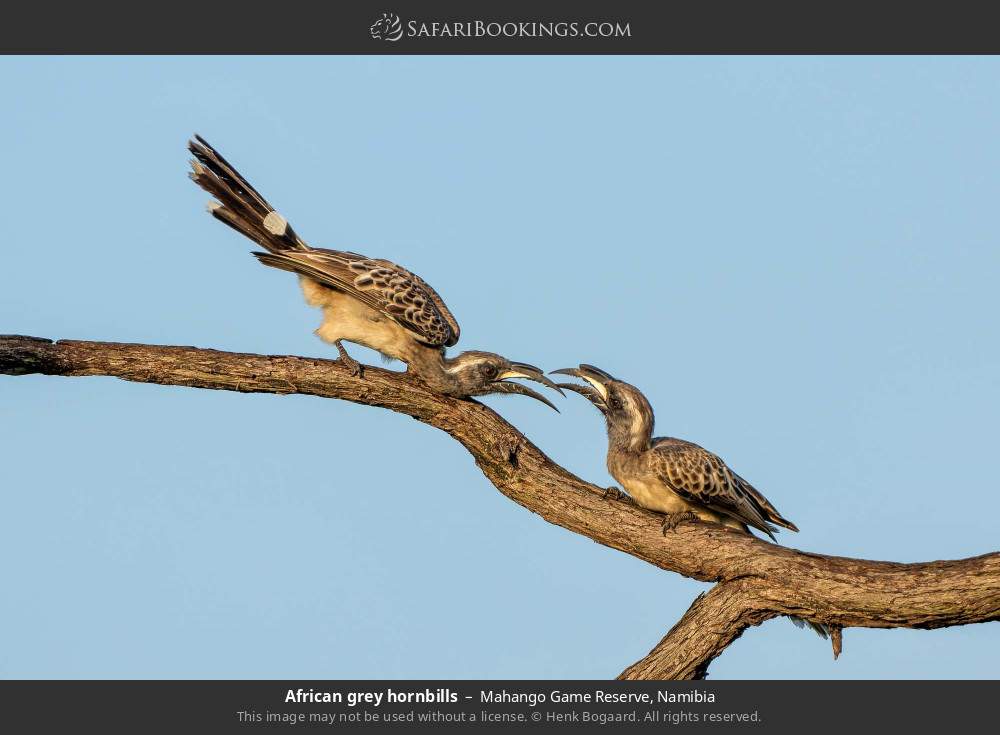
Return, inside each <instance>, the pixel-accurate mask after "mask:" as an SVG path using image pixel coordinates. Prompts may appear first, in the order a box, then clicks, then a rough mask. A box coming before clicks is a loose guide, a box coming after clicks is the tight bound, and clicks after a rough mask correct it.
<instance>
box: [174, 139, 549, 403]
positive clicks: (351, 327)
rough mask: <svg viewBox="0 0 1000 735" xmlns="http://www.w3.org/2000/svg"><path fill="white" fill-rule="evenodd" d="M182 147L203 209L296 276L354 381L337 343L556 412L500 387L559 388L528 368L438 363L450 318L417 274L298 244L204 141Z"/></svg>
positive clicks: (457, 391)
mask: <svg viewBox="0 0 1000 735" xmlns="http://www.w3.org/2000/svg"><path fill="white" fill-rule="evenodd" d="M188 149H189V150H190V151H191V153H193V154H194V156H195V159H197V160H194V161H191V168H192V171H191V174H190V176H191V178H192V179H193V180H194V181H195V182H196V183H197V184H198V185H199V186H200V187H201V188H203V189H204V190H205V191H207V192H208V193H209V194H211V195H212V196H214V197H215V198H216V199H217V200H218V201H214V202H212V203H211V204H210V205H209V211H210V212H211V213H212V215H213V216H214V217H215V218H216V219H218V220H220V221H222V222H224V223H226V224H227V225H229V226H230V227H232V228H233V229H234V230H236V231H237V232H239V233H241V234H243V235H245V236H246V237H248V238H250V239H251V240H253V241H254V242H256V243H257V244H259V245H260V246H261V247H263V248H264V249H265V250H267V252H266V253H260V252H255V253H254V255H255V256H256V257H257V259H258V260H260V262H261V263H264V264H265V265H269V266H273V267H274V268H280V269H282V270H286V271H291V272H292V273H296V274H298V276H299V281H300V283H301V286H302V291H303V293H304V294H305V298H306V302H307V303H308V304H309V305H310V306H318V307H320V308H322V309H323V323H322V324H321V325H320V327H319V329H317V330H316V334H317V335H318V336H319V338H320V339H322V340H323V341H324V342H329V343H331V344H333V345H335V346H336V347H337V350H338V351H339V352H340V359H341V360H342V361H343V363H344V364H345V365H347V366H349V367H350V368H351V370H352V372H353V373H354V374H355V375H360V374H361V370H362V369H361V366H360V365H359V364H358V363H357V362H356V361H355V360H354V359H352V358H351V357H350V355H348V354H347V351H346V350H345V349H344V346H343V345H342V344H341V341H342V340H343V341H347V342H356V343H357V344H360V345H364V346H365V347H370V348H371V349H373V350H378V351H379V352H380V353H382V354H383V355H384V356H386V357H388V358H392V359H396V360H401V361H403V362H405V363H406V365H407V370H408V371H409V372H413V373H415V374H416V375H417V376H418V377H419V378H420V379H421V380H422V381H423V382H424V383H426V384H427V385H428V387H430V388H431V389H432V390H434V391H437V392H438V393H444V394H446V395H452V396H480V395H486V394H488V393H519V394H521V395H526V396H531V397H532V398H535V399H537V400H539V401H542V402H543V403H545V404H546V405H548V406H550V407H552V408H555V406H554V405H552V403H550V402H549V401H548V400H547V399H546V398H545V397H544V396H542V395H540V394H539V393H537V392H535V391H533V390H531V389H530V388H528V387H527V386H524V385H521V384H519V383H511V382H507V381H509V380H510V379H511V378H527V379H528V380H534V381H536V382H539V383H542V384H544V385H547V386H548V387H550V388H553V389H555V390H557V391H558V390H559V388H557V387H556V385H555V383H553V382H552V381H551V380H549V379H548V378H547V377H545V375H544V373H543V372H542V371H541V370H539V369H538V368H536V367H534V366H533V365H528V364H526V363H521V362H511V361H510V360H507V359H506V358H505V357H502V356H501V355H496V354H493V353H491V352H479V351H469V352H463V353H462V354H460V355H458V356H457V357H454V358H448V357H446V356H445V349H446V348H447V347H451V346H452V345H454V344H455V343H456V342H458V335H459V328H458V322H457V321H456V320H455V317H454V316H452V314H451V312H450V311H449V310H448V307H447V306H445V303H444V301H442V299H441V297H440V296H438V294H437V292H436V291H435V290H434V289H433V288H431V287H430V286H429V285H427V284H426V283H425V282H424V281H423V280H422V279H421V278H420V277H419V276H417V275H416V274H414V273H411V272H409V271H408V270H406V269H405V268H401V267H400V266H398V265H396V264H395V263H392V262H390V261H388V260H377V259H374V258H368V257H366V256H364V255H359V254H358V253H352V252H347V251H341V250H326V249H324V248H313V247H310V246H308V245H306V243H305V242H304V241H303V240H302V239H301V238H300V237H299V236H298V235H297V234H296V233H295V231H294V230H293V229H292V227H291V225H289V224H288V222H287V220H285V218H284V217H282V216H281V215H280V214H278V213H277V212H276V211H275V210H274V207H272V206H271V205H270V204H268V203H267V201H266V200H265V199H264V197H262V196H261V195H260V194H259V193H257V190H256V189H254V188H253V187H252V186H251V185H250V184H249V182H247V180H246V179H245V178H243V176H241V175H240V173H239V172H238V171H237V170H236V169H235V168H233V166H232V165H231V164H230V163H229V162H228V161H226V159H224V158H223V157H222V156H221V155H220V154H219V153H218V152H217V151H216V150H215V149H213V148H212V146H210V145H209V144H208V143H207V142H206V141H205V140H204V139H203V138H201V137H200V136H197V135H196V136H195V139H194V140H192V141H190V142H189V143H188ZM559 392H561V391H559ZM556 410H558V409H556Z"/></svg>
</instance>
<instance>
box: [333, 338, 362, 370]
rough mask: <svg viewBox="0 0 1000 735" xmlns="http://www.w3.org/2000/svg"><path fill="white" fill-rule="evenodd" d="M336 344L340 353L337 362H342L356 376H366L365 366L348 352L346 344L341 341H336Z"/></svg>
mask: <svg viewBox="0 0 1000 735" xmlns="http://www.w3.org/2000/svg"><path fill="white" fill-rule="evenodd" d="M335 344H336V345H337V352H339V353H340V357H339V358H338V359H337V362H339V363H342V364H343V365H344V367H346V368H347V369H348V370H350V371H351V375H353V376H354V377H355V378H363V377H365V368H364V366H363V365H362V364H361V363H360V362H358V361H357V360H355V359H354V358H353V357H351V356H350V355H348V354H347V350H345V349H344V345H342V344H340V342H336V343H335Z"/></svg>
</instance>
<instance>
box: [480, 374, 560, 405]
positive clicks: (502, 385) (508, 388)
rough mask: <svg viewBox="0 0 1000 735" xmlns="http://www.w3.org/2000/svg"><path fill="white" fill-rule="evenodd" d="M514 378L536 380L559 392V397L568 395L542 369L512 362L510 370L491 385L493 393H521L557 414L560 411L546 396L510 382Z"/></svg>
mask: <svg viewBox="0 0 1000 735" xmlns="http://www.w3.org/2000/svg"><path fill="white" fill-rule="evenodd" d="M513 378H524V379H526V380H534V381H535V382H536V383H541V384H542V385H544V386H546V387H547V388H551V389H552V390H554V391H557V392H558V393H559V395H563V396H564V395H566V394H565V393H563V392H562V389H560V388H559V386H558V385H556V384H555V383H553V382H552V381H551V380H549V379H548V378H547V377H546V376H545V373H544V372H542V370H541V368H537V367H535V366H534V365H529V364H528V363H526V362H512V363H510V369H508V370H506V371H504V372H502V373H500V375H498V376H497V379H496V380H494V381H493V382H492V383H490V392H491V393H519V394H520V395H522V396H531V397H532V398H534V399H535V400H538V401H541V402H542V403H544V404H545V405H546V406H549V407H550V408H552V409H553V410H555V411H556V412H557V413H558V411H559V409H558V408H556V407H555V406H554V405H553V404H552V403H551V402H550V401H549V400H548V399H547V398H546V397H545V396H543V395H542V394H540V393H537V392H536V391H533V390H532V389H531V388H529V387H528V386H526V385H521V384H520V383H511V382H508V381H510V380H511V379H513Z"/></svg>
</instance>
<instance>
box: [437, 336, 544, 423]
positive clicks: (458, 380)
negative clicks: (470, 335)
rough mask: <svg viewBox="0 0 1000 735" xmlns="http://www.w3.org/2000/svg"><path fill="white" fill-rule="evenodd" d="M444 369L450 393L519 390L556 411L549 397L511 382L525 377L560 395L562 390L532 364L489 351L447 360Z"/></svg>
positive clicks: (465, 394)
mask: <svg viewBox="0 0 1000 735" xmlns="http://www.w3.org/2000/svg"><path fill="white" fill-rule="evenodd" d="M445 371H446V372H447V373H448V375H449V377H450V382H451V383H452V384H453V386H454V387H453V389H452V390H451V391H449V392H450V393H452V394H453V395H461V396H485V395H489V394H491V393H518V394H520V395H522V396H530V397H531V398H534V399H535V400H537V401H541V402H542V403H544V404H545V405H546V406H548V407H550V408H552V409H554V410H555V411H559V409H558V408H556V407H555V405H554V404H553V403H552V402H551V401H549V399H547V398H546V397H545V396H543V395H541V394H540V393H538V392H537V391H534V390H532V389H531V388H529V387H527V386H526V385H521V384H520V383H513V382H510V381H511V380H512V379H514V378H525V379H527V380H533V381H535V382H536V383H541V384H542V385H544V386H547V387H549V388H552V390H555V391H557V392H559V393H560V394H562V390H560V389H559V387H558V386H557V385H556V384H555V383H553V382H552V381H551V380H549V379H548V378H547V377H545V373H544V372H543V371H542V370H540V369H539V368H536V367H535V366H534V365H528V364H527V363H524V362H512V361H510V360H508V359H507V358H506V357H504V356H503V355H496V354H494V353H492V352H480V351H477V350H471V351H469V352H463V353H462V354H461V355H458V356H457V357H455V358H452V359H450V360H448V361H447V365H446V367H445Z"/></svg>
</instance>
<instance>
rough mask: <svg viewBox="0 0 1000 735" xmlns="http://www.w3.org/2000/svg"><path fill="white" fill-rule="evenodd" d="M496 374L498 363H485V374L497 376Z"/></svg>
mask: <svg viewBox="0 0 1000 735" xmlns="http://www.w3.org/2000/svg"><path fill="white" fill-rule="evenodd" d="M496 374H497V366H496V365H491V364H490V363H486V364H485V365H483V375H485V376H486V377H487V378H492V377H495V376H496Z"/></svg>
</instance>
